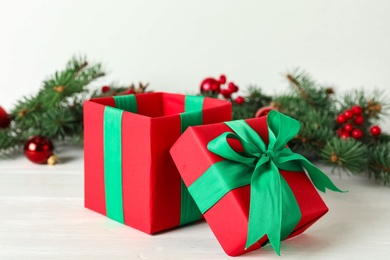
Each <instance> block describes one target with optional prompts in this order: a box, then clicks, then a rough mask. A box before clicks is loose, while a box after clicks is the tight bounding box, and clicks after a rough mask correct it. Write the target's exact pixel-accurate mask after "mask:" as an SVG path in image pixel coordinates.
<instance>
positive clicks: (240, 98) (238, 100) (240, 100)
mask: <svg viewBox="0 0 390 260" xmlns="http://www.w3.org/2000/svg"><path fill="white" fill-rule="evenodd" d="M234 101H235V102H236V103H237V104H239V105H241V104H242V103H244V102H245V98H243V97H241V96H238V97H236V99H235V100H234Z"/></svg>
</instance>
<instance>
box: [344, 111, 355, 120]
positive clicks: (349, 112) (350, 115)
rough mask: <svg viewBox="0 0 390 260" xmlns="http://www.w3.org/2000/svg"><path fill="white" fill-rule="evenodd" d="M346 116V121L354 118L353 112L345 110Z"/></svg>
mask: <svg viewBox="0 0 390 260" xmlns="http://www.w3.org/2000/svg"><path fill="white" fill-rule="evenodd" d="M344 116H345V118H346V119H351V118H352V117H353V113H352V110H345V111H344Z"/></svg>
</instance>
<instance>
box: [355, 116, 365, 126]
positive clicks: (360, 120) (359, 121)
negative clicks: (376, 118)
mask: <svg viewBox="0 0 390 260" xmlns="http://www.w3.org/2000/svg"><path fill="white" fill-rule="evenodd" d="M363 123H364V117H363V116H356V118H355V124H357V125H361V124H363Z"/></svg>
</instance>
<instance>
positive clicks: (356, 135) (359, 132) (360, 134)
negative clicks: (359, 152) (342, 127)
mask: <svg viewBox="0 0 390 260" xmlns="http://www.w3.org/2000/svg"><path fill="white" fill-rule="evenodd" d="M352 137H353V138H355V139H360V138H362V137H363V132H362V130H360V129H355V130H353V131H352Z"/></svg>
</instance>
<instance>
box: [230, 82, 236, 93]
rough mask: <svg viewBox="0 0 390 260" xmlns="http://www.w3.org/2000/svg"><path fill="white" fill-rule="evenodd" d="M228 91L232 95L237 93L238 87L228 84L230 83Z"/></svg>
mask: <svg viewBox="0 0 390 260" xmlns="http://www.w3.org/2000/svg"><path fill="white" fill-rule="evenodd" d="M228 89H229V90H230V91H231V92H232V93H234V92H237V91H238V87H237V86H236V85H235V84H234V83H233V82H230V83H229V84H228Z"/></svg>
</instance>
